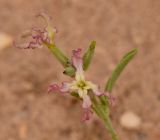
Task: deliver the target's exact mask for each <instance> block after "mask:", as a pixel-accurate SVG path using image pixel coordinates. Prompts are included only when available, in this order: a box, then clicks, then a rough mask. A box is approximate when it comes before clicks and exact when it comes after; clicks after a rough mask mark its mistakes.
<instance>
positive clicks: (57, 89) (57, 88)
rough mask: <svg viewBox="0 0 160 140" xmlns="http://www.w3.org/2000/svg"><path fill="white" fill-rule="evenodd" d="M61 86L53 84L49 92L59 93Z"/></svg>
mask: <svg viewBox="0 0 160 140" xmlns="http://www.w3.org/2000/svg"><path fill="white" fill-rule="evenodd" d="M59 88H60V87H59V86H58V85H57V84H51V85H50V86H49V88H48V90H47V92H58V91H59Z"/></svg>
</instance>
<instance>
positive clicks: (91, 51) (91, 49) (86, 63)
mask: <svg viewBox="0 0 160 140" xmlns="http://www.w3.org/2000/svg"><path fill="white" fill-rule="evenodd" d="M95 46H96V41H92V42H91V44H90V46H89V48H88V50H87V51H86V53H85V54H84V55H83V69H84V70H87V69H88V67H89V65H90V63H91V61H92V58H93V55H94V50H95Z"/></svg>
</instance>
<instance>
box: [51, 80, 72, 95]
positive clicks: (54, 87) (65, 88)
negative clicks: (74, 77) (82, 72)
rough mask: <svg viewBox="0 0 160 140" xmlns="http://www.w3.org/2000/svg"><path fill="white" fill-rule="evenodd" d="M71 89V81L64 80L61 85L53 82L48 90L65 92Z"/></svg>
mask: <svg viewBox="0 0 160 140" xmlns="http://www.w3.org/2000/svg"><path fill="white" fill-rule="evenodd" d="M69 90H70V83H67V82H63V83H62V85H61V86H59V85H57V84H52V85H50V86H49V88H48V92H61V93H65V92H69Z"/></svg>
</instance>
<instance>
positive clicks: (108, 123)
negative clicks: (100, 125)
mask: <svg viewBox="0 0 160 140" xmlns="http://www.w3.org/2000/svg"><path fill="white" fill-rule="evenodd" d="M103 121H104V124H105V127H106V128H107V130H108V131H109V133H110V134H111V137H112V140H118V137H117V134H116V132H115V130H114V128H113V126H112V123H111V120H110V119H109V117H107V118H105V119H103Z"/></svg>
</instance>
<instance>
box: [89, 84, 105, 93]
mask: <svg viewBox="0 0 160 140" xmlns="http://www.w3.org/2000/svg"><path fill="white" fill-rule="evenodd" d="M87 85H88V87H90V89H92V91H93V93H94V94H95V95H97V96H101V95H104V93H103V92H101V91H100V89H99V86H98V85H95V84H93V83H92V82H90V81H87Z"/></svg>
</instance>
